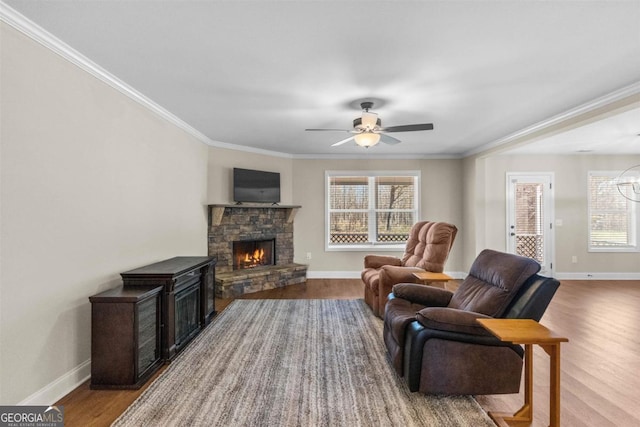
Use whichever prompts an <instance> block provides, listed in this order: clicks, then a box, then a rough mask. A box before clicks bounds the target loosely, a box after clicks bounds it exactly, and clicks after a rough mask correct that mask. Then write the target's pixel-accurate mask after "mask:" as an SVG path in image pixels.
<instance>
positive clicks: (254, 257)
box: [240, 248, 265, 268]
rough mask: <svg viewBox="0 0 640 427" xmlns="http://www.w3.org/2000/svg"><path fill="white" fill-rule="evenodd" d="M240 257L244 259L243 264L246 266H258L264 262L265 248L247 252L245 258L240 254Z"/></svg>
mask: <svg viewBox="0 0 640 427" xmlns="http://www.w3.org/2000/svg"><path fill="white" fill-rule="evenodd" d="M240 259H241V261H242V263H241V264H243V265H244V268H251V267H256V266H258V265H261V264H263V263H264V260H265V257H264V249H262V248H260V249H256V250H255V251H253V253H252V254H251V253H248V252H247V253H245V254H244V258H243V257H242V255H240Z"/></svg>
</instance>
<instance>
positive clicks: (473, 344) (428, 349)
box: [383, 249, 560, 394]
mask: <svg viewBox="0 0 640 427" xmlns="http://www.w3.org/2000/svg"><path fill="white" fill-rule="evenodd" d="M539 270H540V265H539V264H538V263H537V262H536V261H534V260H532V259H530V258H525V257H521V256H518V255H513V254H506V253H502V252H497V251H493V250H489V249H485V250H484V251H482V252H481V253H480V254H479V255H478V257H477V258H476V260H475V261H474V262H473V265H472V266H471V269H470V271H469V275H468V276H467V278H466V279H465V280H464V281H463V282H462V284H461V285H460V287H459V288H458V290H457V291H456V292H455V293H452V292H450V291H448V290H445V289H439V288H435V287H431V286H420V285H415V284H411V283H407V284H398V285H396V286H394V288H393V294H392V295H390V296H389V302H388V303H387V306H386V312H385V317H384V329H383V331H384V332H383V334H384V342H385V345H386V347H387V351H388V353H389V356H390V359H391V362H392V364H393V367H394V368H395V369H396V372H398V374H399V375H400V376H404V377H405V379H406V381H407V384H408V386H409V390H411V391H420V392H422V393H428V394H500V393H517V392H518V391H519V389H520V378H521V375H522V364H523V353H524V352H523V350H522V347H520V346H518V345H513V344H510V343H505V342H502V341H500V340H499V339H497V338H496V337H494V336H493V335H492V334H491V333H489V332H488V331H487V330H486V329H484V328H483V327H482V326H481V325H480V324H479V323H477V322H476V319H478V318H485V319H486V318H517V319H533V320H536V321H538V320H540V318H541V317H542V315H543V314H544V312H545V310H546V308H547V306H548V305H549V302H550V301H551V298H552V297H553V295H554V294H555V292H556V290H557V289H558V286H559V285H560V282H558V281H557V280H555V279H553V278H549V277H543V276H539V275H538V274H537V272H538V271H539Z"/></svg>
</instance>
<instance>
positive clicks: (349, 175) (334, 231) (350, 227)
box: [326, 171, 419, 248]
mask: <svg viewBox="0 0 640 427" xmlns="http://www.w3.org/2000/svg"><path fill="white" fill-rule="evenodd" d="M326 177H327V202H328V203H327V217H328V218H327V224H328V227H327V228H328V230H327V231H328V232H327V242H328V245H327V246H328V247H329V248H358V247H369V246H371V245H401V246H404V244H405V243H406V241H407V237H408V235H409V230H410V229H411V226H412V225H413V224H414V223H415V222H416V220H417V218H418V208H417V207H418V206H419V203H418V178H419V172H417V171H415V172H402V173H397V172H395V173H391V172H371V173H368V174H366V175H365V174H363V173H362V172H357V173H353V172H338V171H331V172H327V174H326Z"/></svg>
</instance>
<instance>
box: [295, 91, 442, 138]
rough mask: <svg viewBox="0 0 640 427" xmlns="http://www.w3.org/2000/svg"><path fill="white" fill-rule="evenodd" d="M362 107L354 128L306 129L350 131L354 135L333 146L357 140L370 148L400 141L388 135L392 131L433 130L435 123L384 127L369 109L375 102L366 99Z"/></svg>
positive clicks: (354, 122) (354, 121)
mask: <svg viewBox="0 0 640 427" xmlns="http://www.w3.org/2000/svg"><path fill="white" fill-rule="evenodd" d="M360 107H362V117H357V118H355V119H354V120H353V129H305V130H306V131H329V132H349V133H352V134H354V135H352V136H350V137H349V138H346V139H343V140H342V141H338V142H336V143H335V144H332V145H331V146H332V147H337V146H338V145H342V144H344V143H347V142H349V141H351V140H352V139H353V140H355V142H356V144H358V145H359V146H361V147H365V148H369V147H373V146H374V145H376V144H377V143H378V142H384V143H385V144H398V143H399V142H402V141H400V140H399V139H397V138H394V137H392V136H389V135H387V133H391V132H414V131H419V130H432V129H433V124H431V123H421V124H415V125H401V126H389V127H382V121H381V120H380V119H379V118H378V115H377V114H376V113H371V112H370V111H369V109H371V108H373V102H370V101H366V102H362V103H360Z"/></svg>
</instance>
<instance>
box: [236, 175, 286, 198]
mask: <svg viewBox="0 0 640 427" xmlns="http://www.w3.org/2000/svg"><path fill="white" fill-rule="evenodd" d="M233 201H234V202H237V203H242V202H249V203H280V174H279V173H278V172H265V171H258V170H251V169H240V168H233Z"/></svg>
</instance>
